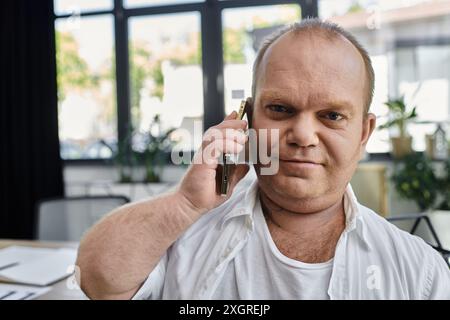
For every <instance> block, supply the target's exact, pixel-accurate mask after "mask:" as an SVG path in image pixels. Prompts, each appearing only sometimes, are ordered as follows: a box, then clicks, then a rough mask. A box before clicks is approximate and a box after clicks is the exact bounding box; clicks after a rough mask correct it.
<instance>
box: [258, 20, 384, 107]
mask: <svg viewBox="0 0 450 320" xmlns="http://www.w3.org/2000/svg"><path fill="white" fill-rule="evenodd" d="M302 31H322V32H324V33H325V34H326V35H329V36H332V37H333V38H335V37H336V36H343V37H344V38H345V39H347V40H348V41H350V42H351V43H352V44H353V46H355V48H356V49H357V50H358V52H359V53H360V55H361V57H362V59H363V61H364V66H365V69H366V75H367V86H368V88H367V90H366V92H367V94H366V99H365V106H364V107H365V114H367V112H369V108H370V104H371V103H372V98H373V92H374V87H375V73H374V71H373V67H372V61H371V60H370V56H369V54H368V53H367V51H366V49H364V47H363V46H362V45H361V44H360V43H359V42H358V40H356V38H355V37H354V36H353V35H352V34H350V33H349V32H348V31H346V30H344V29H343V28H341V27H340V26H338V25H337V24H335V23H332V22H328V21H322V20H320V19H316V18H315V19H305V20H302V21H301V22H296V23H293V24H291V25H288V26H286V27H283V28H281V29H280V30H278V31H276V32H274V33H272V34H271V35H269V36H268V37H267V38H266V39H265V40H264V42H263V44H262V45H261V47H260V49H259V50H258V54H257V56H256V59H255V62H254V64H253V80H252V97H253V99H255V98H256V97H255V96H256V82H257V76H258V69H259V66H260V64H261V61H262V59H263V57H264V54H265V53H266V51H267V49H268V48H269V47H270V46H271V45H272V44H273V43H274V42H275V41H276V40H277V39H279V38H280V37H281V36H283V35H284V34H286V33H289V32H294V33H299V32H302Z"/></svg>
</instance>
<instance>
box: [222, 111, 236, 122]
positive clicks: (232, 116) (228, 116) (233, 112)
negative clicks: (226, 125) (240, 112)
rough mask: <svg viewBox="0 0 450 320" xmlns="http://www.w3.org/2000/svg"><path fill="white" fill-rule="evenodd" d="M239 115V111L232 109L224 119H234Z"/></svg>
mask: <svg viewBox="0 0 450 320" xmlns="http://www.w3.org/2000/svg"><path fill="white" fill-rule="evenodd" d="M236 117H237V112H236V111H232V112H231V113H230V114H229V115H227V116H226V117H225V119H224V121H225V120H234V119H236Z"/></svg>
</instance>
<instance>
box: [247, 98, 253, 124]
mask: <svg viewBox="0 0 450 320" xmlns="http://www.w3.org/2000/svg"><path fill="white" fill-rule="evenodd" d="M246 101H247V111H246V112H247V120H248V127H249V128H251V127H252V120H253V107H254V103H253V98H252V97H248V98H247V100H246Z"/></svg>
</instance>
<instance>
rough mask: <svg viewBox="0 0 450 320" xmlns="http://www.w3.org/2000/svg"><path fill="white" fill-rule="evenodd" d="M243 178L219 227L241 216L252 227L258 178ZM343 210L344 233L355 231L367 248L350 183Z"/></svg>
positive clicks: (360, 214)
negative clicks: (230, 208)
mask: <svg viewBox="0 0 450 320" xmlns="http://www.w3.org/2000/svg"><path fill="white" fill-rule="evenodd" d="M250 171H252V170H250ZM249 174H250V173H249ZM244 179H246V180H247V181H246V182H243V183H242V184H241V186H236V191H238V189H241V190H239V191H238V192H236V194H233V196H232V197H231V198H230V199H229V201H230V202H231V203H230V204H231V207H232V208H233V209H232V210H231V211H230V212H229V213H228V214H226V215H225V216H224V217H223V219H222V223H221V228H223V227H224V225H225V224H226V223H227V222H228V221H229V220H230V219H233V218H237V217H241V218H246V219H245V221H246V225H247V226H248V227H249V228H250V229H253V223H254V218H253V209H254V207H255V203H256V199H257V192H258V179H257V177H256V174H253V176H252V177H251V178H247V177H246V178H244ZM344 212H345V229H344V233H346V234H350V233H352V232H356V234H357V236H358V237H359V238H360V239H361V241H362V242H363V244H364V245H365V246H366V248H369V244H368V241H367V237H366V232H365V230H364V229H365V226H364V220H363V215H362V213H361V208H360V205H359V203H358V200H357V199H356V196H355V193H354V192H353V188H352V186H351V185H350V183H348V184H347V187H346V188H345V192H344Z"/></svg>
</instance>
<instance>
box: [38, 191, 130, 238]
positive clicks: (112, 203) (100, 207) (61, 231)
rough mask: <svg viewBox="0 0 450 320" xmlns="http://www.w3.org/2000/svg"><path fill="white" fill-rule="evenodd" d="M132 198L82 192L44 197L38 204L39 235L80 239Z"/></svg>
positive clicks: (39, 236)
mask: <svg viewBox="0 0 450 320" xmlns="http://www.w3.org/2000/svg"><path fill="white" fill-rule="evenodd" d="M128 202H130V200H129V199H128V198H127V197H125V196H81V197H66V198H53V199H44V200H42V201H40V202H39V203H38V204H37V206H36V211H35V232H34V236H35V239H38V240H49V241H80V239H81V237H82V236H83V234H84V233H85V232H86V231H87V230H88V229H89V228H90V227H91V226H92V225H94V224H95V223H96V222H97V221H98V220H100V218H101V217H102V216H104V215H105V214H107V213H108V212H110V211H111V210H113V209H115V208H117V207H119V206H121V205H124V204H126V203H128Z"/></svg>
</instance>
